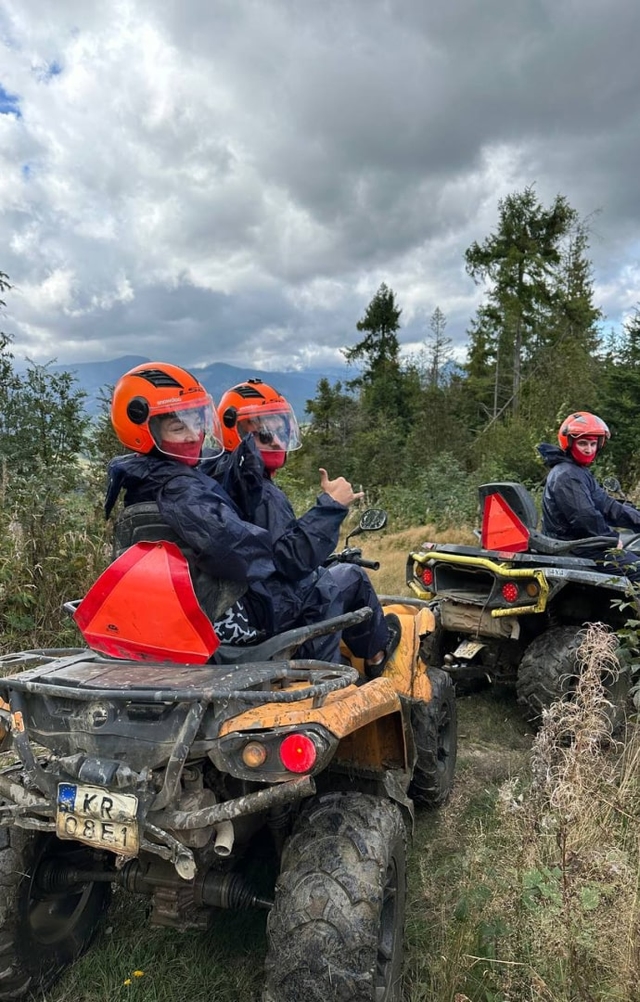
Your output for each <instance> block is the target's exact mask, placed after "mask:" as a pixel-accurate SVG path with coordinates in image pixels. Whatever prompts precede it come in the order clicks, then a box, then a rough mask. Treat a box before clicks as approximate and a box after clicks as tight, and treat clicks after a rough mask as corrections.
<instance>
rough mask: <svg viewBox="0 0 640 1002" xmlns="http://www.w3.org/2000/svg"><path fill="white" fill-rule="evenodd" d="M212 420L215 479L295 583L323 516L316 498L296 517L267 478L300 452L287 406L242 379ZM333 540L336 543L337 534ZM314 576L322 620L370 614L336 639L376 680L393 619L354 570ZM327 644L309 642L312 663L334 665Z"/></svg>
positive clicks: (343, 567) (392, 635)
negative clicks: (253, 498)
mask: <svg viewBox="0 0 640 1002" xmlns="http://www.w3.org/2000/svg"><path fill="white" fill-rule="evenodd" d="M218 415H219V418H220V424H221V426H222V434H223V439H224V447H225V450H226V455H225V458H224V460H223V462H222V463H221V464H220V465H219V466H218V468H217V470H216V476H217V477H218V479H222V483H223V484H224V486H225V487H226V488H227V490H228V491H229V493H230V494H231V496H232V497H233V498H234V499H236V498H241V499H242V501H239V503H241V504H242V507H243V514H245V516H246V517H247V518H248V519H249V521H251V522H253V523H254V525H258V526H260V528H262V529H266V530H267V531H268V532H269V534H270V536H271V539H272V541H273V543H274V545H278V544H279V545H281V546H286V553H287V568H288V575H289V577H290V578H292V579H294V580H295V579H297V578H298V577H299V574H300V568H303V569H304V567H305V566H307V564H308V559H309V557H308V553H309V535H310V533H312V534H314V533H316V532H317V526H318V521H319V520H320V521H322V520H323V519H324V510H323V507H322V505H321V502H322V494H321V495H320V498H319V499H318V501H317V502H316V504H315V505H313V507H312V508H310V509H309V511H308V512H306V513H305V514H304V515H303V516H302V517H301V518H300V519H296V516H295V514H294V511H293V508H292V507H291V503H290V502H289V499H288V498H287V496H286V494H285V493H284V491H283V490H281V488H280V487H279V486H278V485H277V484H276V482H275V479H274V477H275V474H276V473H277V471H278V470H279V469H281V468H282V467H283V466H284V464H285V462H286V459H287V454H288V453H289V452H292V451H293V450H294V449H299V448H300V446H301V442H300V437H299V434H298V422H297V420H296V417H295V414H294V412H293V408H292V407H291V405H290V403H289V402H288V400H287V399H286V398H285V397H283V396H282V394H281V393H279V392H278V391H277V390H275V389H274V388H273V387H272V386H269V385H268V384H267V383H263V381H262V380H261V379H249V380H247V382H245V383H238V384H237V385H236V386H233V387H232V388H231V389H230V390H227V392H226V393H224V394H223V395H222V397H221V399H220V403H219V404H218ZM256 449H257V451H258V454H259V457H260V458H259V460H258V464H259V466H260V467H261V469H262V496H261V497H260V499H259V501H258V502H257V504H254V505H250V504H247V503H246V501H245V500H244V499H245V497H246V494H247V489H246V483H247V470H248V468H250V467H254V466H255V463H256V460H255V458H253V457H254V456H255V450H256ZM222 470H224V474H223V475H221V471H222ZM320 478H321V479H320V486H321V488H322V490H323V491H327V490H328V489H329V488H330V485H331V483H332V482H331V481H329V479H328V477H327V471H326V470H324V469H322V468H321V469H320ZM333 483H338V481H334V482H333ZM358 496H361V495H358ZM334 542H335V544H337V536H336V539H335V541H334ZM315 574H316V577H317V584H316V587H317V589H318V591H319V592H320V594H321V595H323V596H324V598H325V599H326V605H325V611H324V615H325V616H337V615H340V614H341V613H342V612H348V611H350V610H351V609H361V608H363V607H364V606H369V608H371V609H372V610H373V613H372V616H371V619H370V620H368V621H367V623H366V624H363V626H361V627H358V628H356V627H352V628H351V629H350V630H347V632H346V633H345V635H344V640H345V642H346V643H347V645H348V646H349V648H350V650H351V651H352V652H353V653H354V654H356V656H358V657H362V658H364V661H365V663H364V669H365V674H366V675H367V677H368V678H376V677H378V676H380V675H382V673H383V671H384V668H385V664H386V663H387V661H388V660H389V659H390V658H391V656H392V655H393V652H394V650H395V649H396V647H397V645H398V641H399V639H400V622H399V620H398V617H397V616H396V615H394V614H393V613H389V614H387V615H386V616H383V612H382V608H381V606H380V602H379V601H378V598H377V595H376V593H375V591H374V589H373V587H372V585H371V582H370V580H369V578H368V577H367V575H366V574H365V573H364V571H363V570H362V566H357V565H356V564H351V563H335V562H334V563H331V564H330V566H328V567H327V566H325V567H323V568H321V569H319V570H318V571H317V572H315ZM385 630H386V636H385ZM333 643H334V642H333V641H332V640H331V639H330V638H322V644H323V646H322V647H320V646H319V641H314V654H315V657H323V658H325V659H326V660H329V661H331V660H335V659H336V657H335V655H336V652H335V649H332V645H333Z"/></svg>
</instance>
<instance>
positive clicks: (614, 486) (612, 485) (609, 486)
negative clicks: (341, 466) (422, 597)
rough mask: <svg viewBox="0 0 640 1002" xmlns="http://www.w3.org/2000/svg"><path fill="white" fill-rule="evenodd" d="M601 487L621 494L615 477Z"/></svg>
mask: <svg viewBox="0 0 640 1002" xmlns="http://www.w3.org/2000/svg"><path fill="white" fill-rule="evenodd" d="M602 486H603V487H604V489H605V491H608V492H609V494H621V493H622V487H621V486H620V481H619V480H618V478H617V477H605V478H604V480H603V481H602ZM365 514H366V512H365Z"/></svg>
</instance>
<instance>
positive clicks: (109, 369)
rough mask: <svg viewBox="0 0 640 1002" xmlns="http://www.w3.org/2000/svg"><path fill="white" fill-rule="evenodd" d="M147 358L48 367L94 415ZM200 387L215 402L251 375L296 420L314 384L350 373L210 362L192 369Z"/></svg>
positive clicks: (350, 373) (126, 357) (344, 377)
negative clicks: (64, 375)
mask: <svg viewBox="0 0 640 1002" xmlns="http://www.w3.org/2000/svg"><path fill="white" fill-rule="evenodd" d="M149 361H150V359H148V358H144V357H143V356H140V355H123V356H121V357H120V358H114V359H111V360H110V361H108V362H77V363H69V364H67V365H52V366H51V369H52V370H53V371H54V372H71V373H73V375H74V376H75V377H76V380H77V382H78V385H79V386H80V388H81V389H83V390H84V391H85V393H86V394H87V400H86V408H87V410H88V412H89V413H90V414H96V413H97V412H98V411H99V409H100V398H101V396H108V395H109V392H110V389H111V387H113V386H114V385H115V383H116V382H117V381H118V379H120V376H123V375H124V373H125V372H128V370H129V369H133V368H134V366H136V365H142V364H143V363H144V362H149ZM191 371H192V372H193V373H194V375H197V377H198V379H200V381H201V382H202V384H203V386H205V387H206V388H207V390H208V391H209V393H210V394H211V396H212V397H213V399H214V401H215V402H216V403H217V402H218V401H219V399H220V397H221V396H222V394H223V393H224V392H225V390H228V389H229V388H230V387H231V386H235V384H236V383H242V382H244V381H245V380H246V379H250V378H251V377H253V376H255V377H257V378H259V379H262V380H264V382H265V383H269V384H270V385H271V386H273V387H275V389H277V390H278V391H279V392H280V393H282V395H283V396H285V397H286V398H287V400H288V401H289V403H290V404H291V406H292V407H293V409H294V411H295V412H296V414H297V415H298V418H299V419H303V417H304V413H305V410H306V406H307V400H312V399H313V398H314V397H315V396H316V391H317V387H318V382H319V381H320V380H321V379H323V378H327V379H329V381H330V382H331V383H335V382H337V381H338V380H342V381H345V380H347V379H353V376H354V372H353V370H348V369H347V367H346V366H345V368H344V370H340V368H338V367H336V368H334V369H332V370H325V371H320V370H315V369H306V370H305V371H302V372H267V371H266V370H262V369H255V368H245V367H242V368H240V367H238V366H235V365H226V364H225V363H224V362H214V363H213V364H212V365H207V366H204V367H202V368H196V367H192V368H191Z"/></svg>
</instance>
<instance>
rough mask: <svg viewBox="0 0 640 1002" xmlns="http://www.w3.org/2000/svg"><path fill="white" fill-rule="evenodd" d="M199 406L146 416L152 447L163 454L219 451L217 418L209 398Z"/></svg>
mask: <svg viewBox="0 0 640 1002" xmlns="http://www.w3.org/2000/svg"><path fill="white" fill-rule="evenodd" d="M209 401H210V402H209V403H207V404H203V405H202V406H200V407H184V408H182V409H181V408H177V409H176V410H174V411H170V412H168V413H165V414H154V415H153V416H152V417H150V418H149V431H150V432H151V436H152V438H153V441H154V442H155V445H156V448H157V449H158V450H159V451H160V452H162V453H164V455H165V456H172V457H173V458H176V459H180V458H183V457H184V456H185V454H190V453H193V454H196V455H198V456H199V455H200V454H201V452H202V450H203V449H206V450H207V455H216V456H217V455H220V453H221V452H222V451H223V446H222V429H221V427H220V419H219V417H218V414H217V412H216V409H215V408H214V406H213V401H212V400H211V398H209Z"/></svg>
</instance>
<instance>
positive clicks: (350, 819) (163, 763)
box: [0, 506, 456, 1002]
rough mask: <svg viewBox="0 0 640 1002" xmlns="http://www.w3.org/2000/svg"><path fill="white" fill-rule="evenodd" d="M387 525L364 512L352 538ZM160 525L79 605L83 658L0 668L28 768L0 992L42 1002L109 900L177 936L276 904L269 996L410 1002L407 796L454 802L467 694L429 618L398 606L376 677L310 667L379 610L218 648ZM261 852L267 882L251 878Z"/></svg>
mask: <svg viewBox="0 0 640 1002" xmlns="http://www.w3.org/2000/svg"><path fill="white" fill-rule="evenodd" d="M138 507H140V506H131V508H129V509H125V513H127V512H131V511H132V509H136V508H138ZM143 507H144V506H143ZM146 507H147V508H148V507H149V506H146ZM152 507H153V506H152ZM156 513H157V509H156ZM142 514H143V515H144V513H142ZM143 521H144V519H143ZM385 521H386V515H385V513H384V512H382V513H381V512H376V511H375V510H370V511H368V512H365V513H364V514H363V516H362V519H361V522H360V525H359V526H358V528H357V529H356V530H354V532H353V533H352V534H351V535H354V534H355V533H356V532H362V531H366V530H373V529H377V528H381V527H382V525H384V522H385ZM156 529H157V526H156V528H155V529H154V528H153V526H152V527H151V529H150V530H149V531H148V533H147V539H146V540H145V539H144V536H145V532H144V530H141V531H140V532H138V536H139V541H137V542H135V543H134V544H133V545H132V546H130V547H129V548H128V549H126V550H125V551H124V552H123V553H122V555H121V556H120V557H118V559H116V560H115V562H114V563H112V564H111V566H110V567H109V568H108V569H107V571H105V573H104V574H103V575H102V576H101V577H100V578H99V579H98V581H97V582H96V583H95V584H94V585H93V587H92V588H91V589H90V591H89V592H88V593H87V595H86V596H85V598H84V599H83V600H82V601H80V602H71V603H67V606H66V607H67V610H68V611H69V612H71V613H72V614H73V616H74V619H75V621H76V624H77V625H78V626H79V627H80V628H81V632H82V633H83V636H84V638H85V640H87V642H88V643H89V646H88V647H78V648H74V649H64V650H40V651H23V652H20V653H17V654H13V655H8V656H5V657H4V658H2V659H0V675H2V674H6V673H7V672H12V673H13V674H8V675H6V677H0V751H3V750H4V751H6V750H7V749H9V750H10V751H11V752H12V753H13V756H14V758H15V762H14V763H13V764H12V765H10V766H8V767H6V768H4V769H3V770H2V771H1V772H0V885H1V886H2V896H1V897H0V999H18V998H22V997H23V996H24V995H25V994H26V993H28V992H32V991H39V992H42V991H43V990H46V989H47V988H48V987H49V986H50V985H51V984H52V983H53V982H54V981H55V980H56V979H57V977H58V976H59V975H60V973H61V972H62V971H63V970H64V968H65V967H66V966H68V965H69V964H71V963H72V962H73V961H74V960H75V959H76V958H77V957H78V956H79V955H80V954H82V953H83V952H84V951H85V950H86V949H87V948H88V947H89V945H90V944H91V942H92V940H93V938H94V936H95V934H96V932H97V931H98V929H99V927H100V925H101V922H102V920H103V917H104V915H105V912H106V910H107V908H108V906H109V900H110V896H111V890H112V887H114V886H117V887H119V888H124V889H126V890H127V891H130V892H133V893H136V894H140V895H146V896H147V898H148V900H149V903H150V921H151V924H153V925H159V926H171V927H174V928H176V929H179V930H184V929H191V928H197V929H201V928H205V927H206V926H207V924H208V921H209V919H210V917H211V915H212V913H213V910H214V909H219V908H234V909H242V908H249V907H255V908H262V909H265V910H268V911H269V915H268V920H267V934H268V953H267V957H266V985H265V989H264V995H263V999H264V1000H268V1002H289V1000H296V1002H299V1000H300V999H303V998H304V999H309V1000H315V999H318V1000H320V999H322V1000H325V999H338V998H340V999H349V1000H354V1002H358V1000H362V1002H364V1000H367V1002H372V1000H379V1002H392V1000H396V999H399V997H400V979H401V970H402V949H403V922H404V911H405V870H406V855H405V854H406V842H407V830H408V828H409V829H410V827H411V820H412V816H413V803H412V799H411V797H413V800H414V801H415V802H417V803H421V804H427V805H431V806H437V805H439V804H442V803H444V801H445V800H446V798H447V796H448V795H449V792H450V789H451V785H452V782H453V773H454V767H455V757H456V707H455V700H454V698H453V687H452V684H451V681H450V679H449V676H448V675H447V674H446V672H444V671H442V670H438V669H436V670H428V671H427V670H426V668H425V665H424V664H423V663H422V662H421V661H420V658H419V653H418V652H419V646H420V638H421V636H422V635H424V634H426V633H427V632H428V631H429V630H430V629H432V628H433V625H434V624H433V615H432V613H431V612H430V611H429V609H428V608H427V606H426V603H424V602H422V601H420V600H415V599H414V600H409V601H405V600H403V599H402V598H393V597H389V598H388V599H386V600H385V603H386V605H387V606H388V608H389V610H390V611H391V610H393V611H394V612H395V613H396V614H397V615H398V616H399V618H400V620H401V624H402V637H401V641H400V644H399V646H398V648H397V650H396V652H395V654H394V656H393V658H392V659H391V660H390V662H389V664H388V666H387V668H386V670H385V673H384V675H383V676H382V677H380V678H377V679H374V680H371V681H368V680H367V679H366V678H364V677H363V676H362V675H360V674H359V671H358V666H357V665H356V667H354V666H353V663H355V662H354V661H353V659H350V660H351V661H352V662H353V663H345V664H333V663H327V662H321V661H314V660H302V659H299V660H296V659H295V657H294V654H295V651H296V649H297V648H298V647H299V646H300V645H301V644H302V643H304V642H305V641H307V640H309V639H311V638H313V637H315V636H320V635H322V634H326V633H331V632H336V631H338V630H342V629H343V628H345V627H346V626H349V625H353V624H355V623H358V622H362V621H364V620H365V619H366V618H367V617H368V616H369V615H370V614H371V610H370V609H361V610H358V611H357V612H353V613H348V614H345V615H343V616H340V617H336V618H334V619H331V620H326V621H324V622H322V623H318V624H316V625H313V626H305V627H303V628H299V629H295V630H291V631H289V632H287V633H283V634H281V635H279V636H275V637H272V638H269V639H266V640H262V641H260V642H258V643H257V644H254V645H253V646H249V647H238V646H236V647H232V646H224V645H219V643H218V641H217V638H216V636H215V633H214V631H213V629H212V627H211V623H210V621H209V620H208V619H207V618H206V617H205V616H204V613H203V612H202V610H201V609H200V607H199V606H198V603H197V601H196V600H195V594H194V591H193V586H192V584H191V579H190V576H189V573H188V565H187V563H186V561H185V558H184V556H183V554H182V553H181V552H180V550H179V549H178V548H177V547H176V546H175V544H174V543H172V542H169V541H166V540H163V539H162V538H156V536H154V532H155V531H156ZM156 535H157V533H156ZM149 536H151V537H152V538H151V539H149V538H148V537H149ZM348 542H349V540H348V539H347V544H348ZM360 554H361V551H359V550H357V549H355V548H353V547H349V546H348V545H347V547H346V549H345V550H344V551H343V552H342V553H341V554H335V555H334V556H333V559H334V560H350V561H353V562H356V563H361V564H363V565H365V566H366V562H365V561H363V560H362V559H361V555H360ZM141 596H144V601H143V602H142V603H141V602H140V597H141ZM347 655H348V651H346V649H345V660H346V656H347ZM265 845H270V847H271V849H270V851H271V855H272V857H273V858H274V859H275V860H276V861H277V863H276V869H278V870H279V875H278V876H277V880H275V886H274V882H273V881H272V882H270V883H269V884H268V886H267V887H266V889H265V887H264V886H261V879H262V878H263V877H264V868H263V869H262V870H261V871H260V873H259V875H258V878H256V876H255V869H256V868H255V865H254V866H253V868H252V866H251V863H252V859H253V861H254V863H255V855H256V852H257V849H258V847H260V849H261V851H264V846H265Z"/></svg>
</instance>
